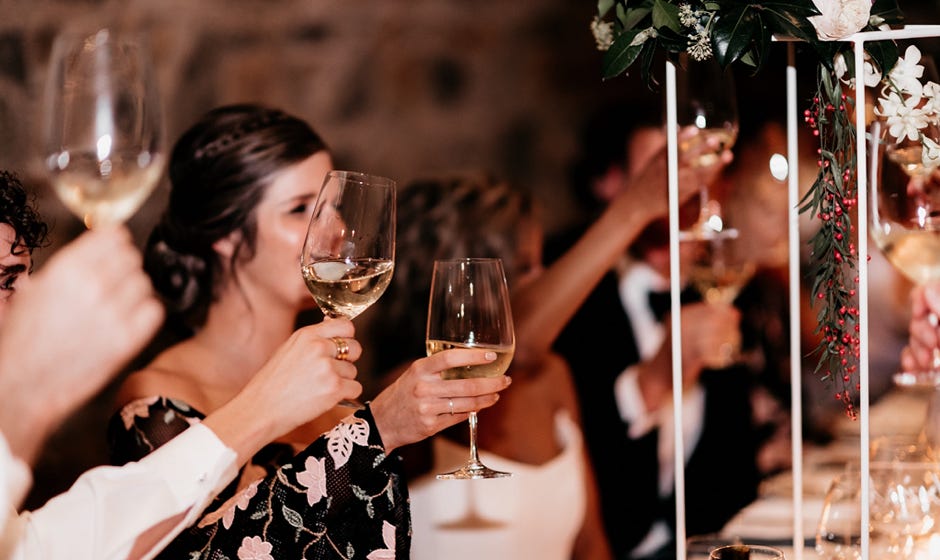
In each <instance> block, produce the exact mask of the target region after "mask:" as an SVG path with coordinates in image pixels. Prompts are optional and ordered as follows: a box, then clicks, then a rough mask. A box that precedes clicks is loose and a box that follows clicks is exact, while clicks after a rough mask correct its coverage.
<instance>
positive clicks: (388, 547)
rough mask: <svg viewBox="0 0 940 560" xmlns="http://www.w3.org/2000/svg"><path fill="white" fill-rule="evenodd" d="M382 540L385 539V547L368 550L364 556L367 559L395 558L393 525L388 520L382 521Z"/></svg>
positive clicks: (382, 559)
mask: <svg viewBox="0 0 940 560" xmlns="http://www.w3.org/2000/svg"><path fill="white" fill-rule="evenodd" d="M382 540H383V541H385V548H382V549H379V550H373V551H372V552H370V553H369V555H368V556H366V558H367V559H368V560H394V559H395V526H394V525H392V524H391V523H389V522H388V521H383V522H382Z"/></svg>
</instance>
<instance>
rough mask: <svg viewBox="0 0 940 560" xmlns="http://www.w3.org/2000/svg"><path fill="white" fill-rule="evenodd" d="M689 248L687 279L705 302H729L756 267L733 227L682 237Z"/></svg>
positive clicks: (726, 303) (727, 303) (729, 303)
mask: <svg viewBox="0 0 940 560" xmlns="http://www.w3.org/2000/svg"><path fill="white" fill-rule="evenodd" d="M682 243H683V244H684V245H685V246H686V247H687V248H688V249H691V252H692V256H691V263H690V265H689V273H688V274H689V282H691V284H692V286H693V287H695V289H696V291H698V292H699V294H701V296H702V298H704V300H705V301H707V302H708V303H722V304H725V305H731V304H732V303H734V300H735V298H737V297H738V294H739V293H740V292H741V288H743V287H744V286H745V284H747V283H748V281H749V280H750V279H751V277H752V276H753V275H754V271H755V270H756V268H757V265H756V264H755V262H754V260H753V258H752V257H751V256H750V255H748V254H746V251H745V250H744V249H745V248H744V246H743V244H742V242H741V239H740V232H739V231H738V230H736V229H726V230H724V231H723V234H721V235H719V234H714V235H711V236H700V237H696V238H689V239H683V240H682Z"/></svg>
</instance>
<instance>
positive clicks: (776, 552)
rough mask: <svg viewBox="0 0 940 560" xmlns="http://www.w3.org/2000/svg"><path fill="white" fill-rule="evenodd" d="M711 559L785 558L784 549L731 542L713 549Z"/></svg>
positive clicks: (759, 559)
mask: <svg viewBox="0 0 940 560" xmlns="http://www.w3.org/2000/svg"><path fill="white" fill-rule="evenodd" d="M708 558H709V560H785V558H784V556H783V551H782V550H780V549H779V548H775V547H772V546H765V545H760V544H729V545H727V546H720V547H718V548H716V549H714V550H712V551H711V554H709V556H708Z"/></svg>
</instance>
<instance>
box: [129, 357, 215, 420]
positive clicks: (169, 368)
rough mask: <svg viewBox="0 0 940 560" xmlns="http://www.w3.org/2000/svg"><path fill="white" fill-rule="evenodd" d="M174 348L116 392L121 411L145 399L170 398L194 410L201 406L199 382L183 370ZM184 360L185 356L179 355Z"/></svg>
mask: <svg viewBox="0 0 940 560" xmlns="http://www.w3.org/2000/svg"><path fill="white" fill-rule="evenodd" d="M175 350H176V348H175V347H174V348H170V349H168V350H167V351H165V352H163V353H161V354H160V355H158V356H157V357H156V358H155V359H154V360H153V361H152V362H150V363H149V364H147V365H146V366H144V367H143V368H141V369H139V370H137V371H135V372H133V373H131V374H130V375H128V376H127V378H126V379H125V380H124V381H123V383H121V386H120V387H119V388H118V391H117V396H116V399H115V402H116V404H117V406H118V407H119V408H120V407H123V406H124V405H126V404H127V403H129V402H131V401H134V400H137V399H141V398H148V397H156V396H159V397H171V398H174V399H179V400H182V401H185V402H187V403H189V404H190V405H192V406H196V407H198V406H199V405H201V404H202V402H201V401H202V400H203V399H202V391H201V390H200V386H199V382H198V380H197V379H196V378H195V376H194V375H192V374H191V372H190V371H189V370H188V369H187V368H186V367H184V364H185V361H182V360H180V357H181V356H180V355H179V354H180V353H179V352H177V351H175ZM183 356H185V352H183Z"/></svg>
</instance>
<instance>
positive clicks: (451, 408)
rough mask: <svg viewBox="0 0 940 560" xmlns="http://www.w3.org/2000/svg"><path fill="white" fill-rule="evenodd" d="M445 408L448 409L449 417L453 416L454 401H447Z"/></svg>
mask: <svg viewBox="0 0 940 560" xmlns="http://www.w3.org/2000/svg"><path fill="white" fill-rule="evenodd" d="M447 406H449V407H450V415H451V416H453V415H454V399H447Z"/></svg>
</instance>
